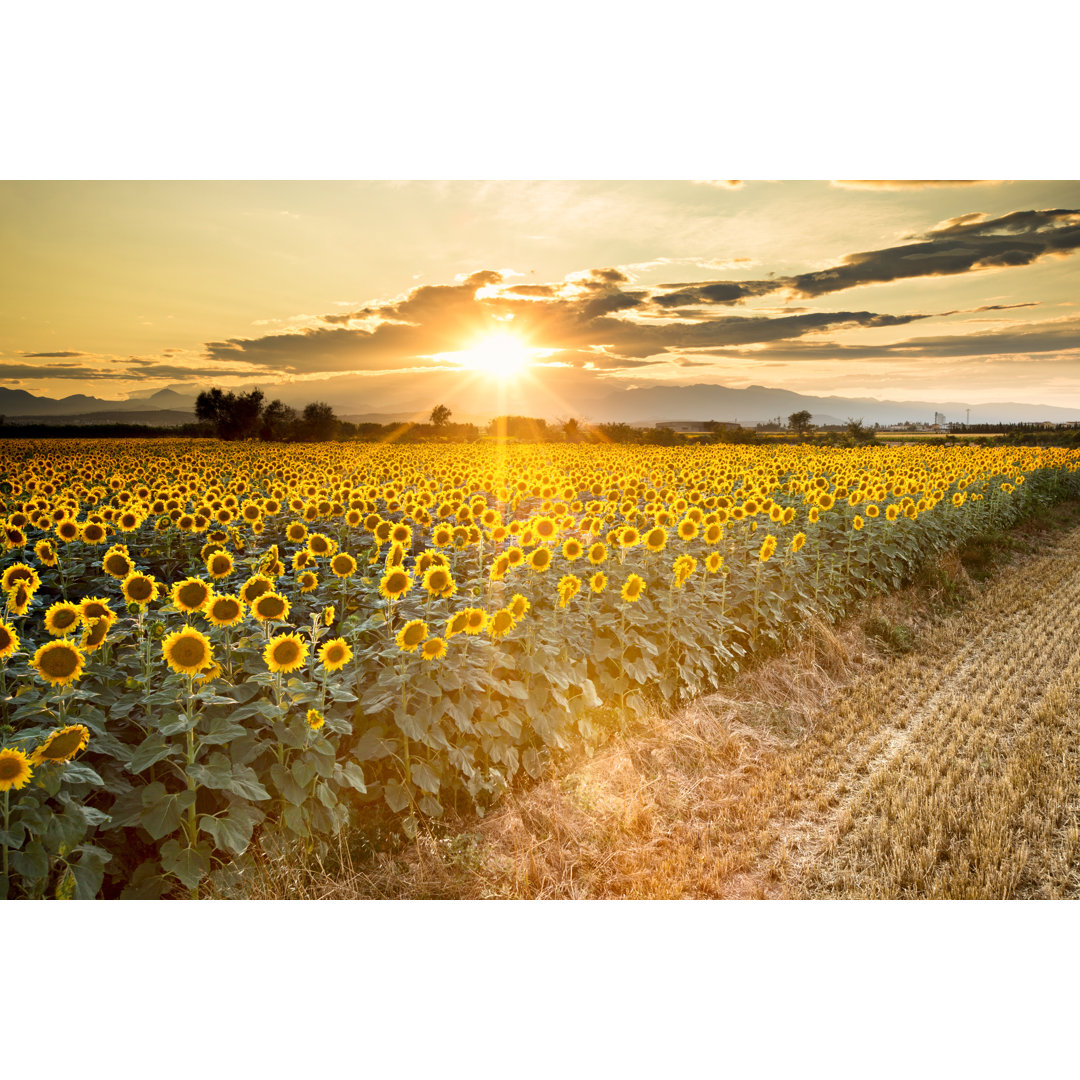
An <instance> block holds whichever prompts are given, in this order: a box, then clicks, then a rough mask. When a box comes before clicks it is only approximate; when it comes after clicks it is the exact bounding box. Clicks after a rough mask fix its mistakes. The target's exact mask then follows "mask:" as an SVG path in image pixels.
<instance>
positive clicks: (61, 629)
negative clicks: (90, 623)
mask: <svg viewBox="0 0 1080 1080" xmlns="http://www.w3.org/2000/svg"><path fill="white" fill-rule="evenodd" d="M82 622H83V614H82V609H81V607H80V606H79V605H78V604H69V603H67V602H66V601H64V600H58V601H57V602H56V603H55V604H53V605H52V607H50V608H49V610H48V611H46V612H45V629H46V631H48V633H50V634H51V635H52V636H53V637H65V636H66V635H67V634H73V633H75V631H76V630H81V629H82Z"/></svg>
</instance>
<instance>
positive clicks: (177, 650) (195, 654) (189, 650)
mask: <svg viewBox="0 0 1080 1080" xmlns="http://www.w3.org/2000/svg"><path fill="white" fill-rule="evenodd" d="M172 657H173V660H174V661H176V663H177V665H178V666H180V667H202V666H203V664H205V663H206V645H205V643H204V642H202V641H201V640H200V639H199V638H195V637H182V638H179V639H178V640H177V641H174V642H173V647H172Z"/></svg>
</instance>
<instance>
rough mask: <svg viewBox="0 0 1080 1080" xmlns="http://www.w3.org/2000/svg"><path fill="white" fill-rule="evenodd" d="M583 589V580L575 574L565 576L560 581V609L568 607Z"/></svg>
mask: <svg viewBox="0 0 1080 1080" xmlns="http://www.w3.org/2000/svg"><path fill="white" fill-rule="evenodd" d="M580 588H581V578H579V577H576V576H575V575H573V574H564V575H563V576H562V577H561V578H560V579H559V607H566V605H567V604H569V603H570V601H571V600H572V599H573V598H574V597H575V596H577V594H578V590H579V589H580Z"/></svg>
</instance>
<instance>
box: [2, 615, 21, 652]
mask: <svg viewBox="0 0 1080 1080" xmlns="http://www.w3.org/2000/svg"><path fill="white" fill-rule="evenodd" d="M18 651H19V635H18V634H17V633H15V628H14V627H13V626H10V625H9V624H8V623H0V660H6V659H7V658H8V657H9V656H11V655H12V654H13V653H17V652H18Z"/></svg>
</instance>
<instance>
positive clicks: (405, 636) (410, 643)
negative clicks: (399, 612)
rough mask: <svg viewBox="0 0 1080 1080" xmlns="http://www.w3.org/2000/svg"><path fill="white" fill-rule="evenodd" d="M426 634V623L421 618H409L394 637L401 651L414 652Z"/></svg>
mask: <svg viewBox="0 0 1080 1080" xmlns="http://www.w3.org/2000/svg"><path fill="white" fill-rule="evenodd" d="M427 636H428V625H427V623H426V622H424V620H423V619H410V620H409V622H407V623H406V624H405V625H404V626H403V627H402V628H401V629H400V630H399V631H398V632H397V637H396V638H395V639H394V640H395V641H396V642H397V647H398V648H399V649H401V650H402V652H415V651H416V650H417V649H418V648H419V647H420V645H421V643H422V642H423V641H424V639H425V638H426V637H427Z"/></svg>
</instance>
